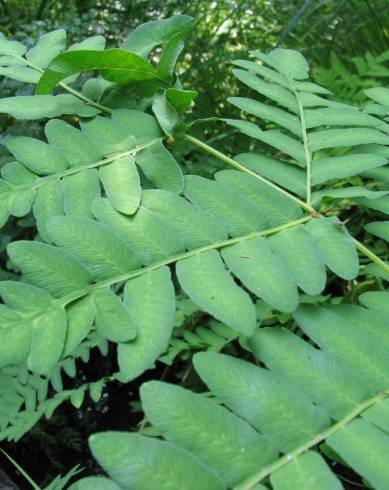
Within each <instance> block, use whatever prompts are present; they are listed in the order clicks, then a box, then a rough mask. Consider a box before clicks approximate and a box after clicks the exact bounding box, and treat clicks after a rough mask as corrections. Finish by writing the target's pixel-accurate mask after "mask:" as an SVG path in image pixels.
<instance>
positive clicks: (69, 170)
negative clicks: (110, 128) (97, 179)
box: [9, 138, 160, 192]
mask: <svg viewBox="0 0 389 490" xmlns="http://www.w3.org/2000/svg"><path fill="white" fill-rule="evenodd" d="M157 141H160V139H159V138H158V139H155V140H152V141H150V142H149V143H145V144H144V145H139V146H138V147H136V148H134V149H133V150H128V151H125V152H123V153H118V154H116V155H115V156H112V157H109V158H104V160H99V161H97V162H93V163H89V164H88V165H82V166H80V167H71V168H67V169H66V170H64V171H63V172H58V173H56V174H51V175H47V176H46V177H39V178H38V180H37V181H36V183H34V184H33V185H25V184H24V185H19V186H17V185H12V184H9V185H10V187H11V188H12V190H17V191H18V192H20V191H23V190H27V189H37V188H39V187H41V186H42V185H43V184H45V183H46V182H50V181H53V180H59V179H62V178H63V177H66V176H67V175H74V174H77V173H78V172H83V171H84V170H89V169H91V168H96V167H101V166H103V165H107V164H108V163H112V162H114V161H116V160H119V159H120V158H124V157H127V156H129V155H132V156H135V155H136V154H137V153H139V152H141V151H142V150H144V149H145V148H148V147H149V146H152V145H153V144H154V143H156V142H157Z"/></svg>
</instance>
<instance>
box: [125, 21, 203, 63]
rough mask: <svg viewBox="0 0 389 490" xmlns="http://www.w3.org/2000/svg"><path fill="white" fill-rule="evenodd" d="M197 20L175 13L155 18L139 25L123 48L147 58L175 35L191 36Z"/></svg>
mask: <svg viewBox="0 0 389 490" xmlns="http://www.w3.org/2000/svg"><path fill="white" fill-rule="evenodd" d="M194 26H195V21H194V19H193V18H192V17H189V16H188V15H175V16H173V17H170V19H161V20H154V21H151V22H146V23H145V24H142V25H141V26H139V27H137V28H136V29H135V30H134V31H133V32H132V33H131V34H130V35H129V36H128V38H127V39H126V40H125V41H124V43H123V44H122V46H121V47H122V49H126V50H127V51H131V52H133V53H136V54H138V55H139V56H142V57H143V58H146V57H147V56H148V55H149V54H150V51H151V50H152V49H153V48H155V47H156V46H158V45H160V44H166V43H167V42H168V41H170V39H171V38H172V37H173V36H176V35H177V34H180V35H181V36H182V37H183V38H186V37H188V36H189V34H190V33H191V32H192V30H193V28H194Z"/></svg>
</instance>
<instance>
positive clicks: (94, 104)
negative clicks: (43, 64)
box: [22, 58, 112, 114]
mask: <svg viewBox="0 0 389 490" xmlns="http://www.w3.org/2000/svg"><path fill="white" fill-rule="evenodd" d="M22 59H23V61H25V62H26V64H27V65H28V66H29V67H30V68H33V69H34V70H37V71H39V72H40V73H43V72H44V70H42V68H39V66H35V65H33V64H32V63H30V62H29V61H28V60H26V59H25V58H22ZM58 85H59V86H60V87H62V88H63V89H64V90H66V91H67V92H69V93H70V94H72V95H74V96H75V97H77V98H78V99H81V100H82V101H84V102H85V103H86V104H88V105H90V106H92V107H96V109H99V110H100V111H103V112H106V113H107V114H111V113H112V109H110V108H109V107H106V106H105V105H102V104H99V103H98V102H95V101H94V100H92V99H90V98H89V97H86V96H85V95H83V94H82V93H81V92H79V91H78V90H75V89H74V88H72V87H69V85H67V84H66V83H63V82H59V84H58Z"/></svg>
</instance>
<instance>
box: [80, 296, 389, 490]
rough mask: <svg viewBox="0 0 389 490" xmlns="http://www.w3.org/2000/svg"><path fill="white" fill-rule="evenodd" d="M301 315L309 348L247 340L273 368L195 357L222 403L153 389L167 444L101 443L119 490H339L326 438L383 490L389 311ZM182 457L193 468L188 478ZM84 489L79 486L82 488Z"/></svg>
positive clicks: (161, 386) (111, 438)
mask: <svg viewBox="0 0 389 490" xmlns="http://www.w3.org/2000/svg"><path fill="white" fill-rule="evenodd" d="M372 294H375V293H372ZM384 294H388V293H384ZM294 318H295V321H296V323H297V325H298V326H299V327H300V328H301V329H302V331H303V333H304V334H305V335H307V337H308V339H307V340H304V339H303V338H302V337H301V336H300V335H298V334H295V333H292V332H290V331H289V330H287V329H284V328H262V329H259V330H257V332H256V333H255V334H254V336H253V337H252V338H251V339H250V341H249V342H250V345H251V348H252V350H253V353H254V355H255V356H256V357H257V358H258V360H259V361H261V362H263V363H264V364H265V365H266V368H262V367H258V366H257V365H254V364H251V363H249V362H246V361H243V360H240V359H236V358H232V357H230V356H227V355H225V354H216V353H211V352H207V353H200V354H196V355H195V358H194V364H195V368H196V371H197V372H198V374H199V375H200V377H201V378H202V380H203V381H204V382H205V383H206V384H207V386H208V387H209V389H210V390H211V393H212V395H214V396H216V397H217V400H219V401H220V402H221V403H222V404H223V405H220V404H217V403H215V401H213V400H212V399H209V397H205V396H204V395H200V394H195V393H191V392H190V391H187V390H186V389H183V388H181V387H179V386H175V385H170V384H167V383H163V382H158V381H151V382H147V383H145V384H144V385H143V386H142V388H141V399H142V404H143V408H144V410H145V413H146V417H147V420H148V421H149V422H150V423H151V424H152V425H153V427H155V428H156V429H157V431H158V433H159V434H161V435H162V436H163V437H164V439H165V441H160V440H155V439H152V438H149V437H146V436H143V435H142V434H129V433H120V432H105V433H101V434H95V435H93V436H92V437H91V438H90V446H91V449H92V452H93V454H94V456H95V457H96V459H97V460H98V462H99V463H100V464H101V466H102V467H103V469H104V470H105V471H106V472H107V474H108V475H109V477H110V478H111V479H112V482H113V483H116V484H117V485H119V486H120V487H123V488H127V487H130V486H136V487H137V488H140V489H143V488H149V487H150V485H151V486H152V487H153V488H154V487H156V486H158V482H159V481H160V478H163V477H165V478H166V475H168V477H167V478H168V481H169V483H172V484H173V483H174V485H175V487H177V488H188V489H189V488H193V482H194V481H196V482H198V481H201V482H202V486H201V488H209V489H213V488H226V489H227V488H235V489H236V490H238V489H239V490H243V489H249V488H253V487H254V485H256V484H258V483H259V482H263V483H264V485H263V486H260V488H274V489H275V490H283V489H287V488H304V487H307V488H328V489H341V488H343V486H342V484H341V482H340V481H339V480H338V478H337V476H336V475H335V474H334V473H333V472H332V470H331V469H330V467H329V466H328V465H327V463H326V462H325V460H324V458H323V457H322V455H321V454H320V452H319V450H315V447H316V446H317V445H318V444H320V443H322V442H325V443H326V444H327V445H328V446H329V447H330V448H332V449H333V450H334V451H336V453H337V454H338V455H339V456H340V457H341V458H342V459H343V460H344V461H346V462H347V463H348V464H349V465H350V466H351V468H353V469H354V470H355V471H356V472H357V473H359V474H360V475H361V476H362V477H363V478H365V479H366V480H367V481H368V482H369V483H370V484H371V485H372V486H373V487H374V488H377V489H384V488H386V487H387V486H388V483H389V471H388V467H387V465H386V464H385V461H386V459H387V454H388V450H389V449H388V448H389V436H388V434H387V429H388V421H389V403H388V402H389V400H388V398H387V397H388V395H389V392H388V386H389V377H388V372H389V371H388V368H389V364H388V358H389V356H388V354H389V336H388V333H387V331H386V330H385V325H386V323H387V322H386V318H385V315H384V314H383V313H382V312H381V311H380V310H378V309H376V308H375V306H374V307H373V308H372V309H366V308H363V307H359V306H352V305H335V306H329V307H326V308H322V307H318V306H313V305H305V306H301V307H300V308H299V309H298V310H297V312H296V313H295V315H294ZM310 339H311V340H310ZM311 341H313V342H314V344H316V345H313V344H312V342H311ZM361 356H362V357H363V359H364V362H363V363H361V361H360V359H361ZM215 366H217V369H215ZM164 449H165V450H166V452H164ZM162 454H164V457H163V466H161V460H160V458H161V455H162ZM112 455H115V457H114V458H113V457H112ZM178 455H180V456H178ZM178 457H179V459H178ZM182 458H183V459H185V461H186V463H185V467H188V466H189V465H190V469H188V470H187V472H185V473H184V472H183V471H182V465H183V461H182ZM193 461H196V464H197V467H196V468H194V466H193V465H194V463H193ZM210 478H211V480H209V479H210ZM212 478H213V479H212ZM150 482H151V483H150ZM77 485H79V483H76V484H74V486H73V488H83V487H82V480H81V482H80V487H78V486H77ZM265 485H266V486H265Z"/></svg>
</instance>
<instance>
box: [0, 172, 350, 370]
mask: <svg viewBox="0 0 389 490" xmlns="http://www.w3.org/2000/svg"><path fill="white" fill-rule="evenodd" d="M265 187H266V186H264V185H262V184H261V183H260V182H258V181H257V179H255V178H253V177H250V176H247V175H243V174H241V173H239V172H236V171H223V172H221V173H220V174H218V175H217V177H216V181H211V180H207V179H204V178H200V177H193V176H188V177H187V178H186V187H185V189H184V194H185V195H186V196H187V198H188V200H186V199H184V198H183V197H179V196H178V195H176V194H174V193H172V192H169V191H164V190H148V191H145V192H144V197H143V198H142V204H141V206H140V207H139V209H138V211H137V212H136V213H135V214H134V215H132V216H125V215H123V214H121V213H119V212H118V211H117V210H116V209H115V208H114V206H113V205H112V204H111V203H110V201H109V200H108V199H106V198H99V199H97V200H95V201H94V203H93V206H92V212H93V214H94V216H95V218H96V220H92V219H89V218H85V217H78V216H55V217H51V218H49V219H48V221H47V222H46V231H47V234H48V235H49V237H50V239H51V241H52V242H54V243H55V244H56V245H57V246H52V245H48V244H43V243H38V242H29V241H18V242H14V243H12V244H10V245H9V246H8V253H9V255H10V258H11V260H12V263H13V264H14V266H15V267H18V268H19V269H20V270H21V271H22V273H23V281H24V282H23V283H12V282H3V283H0V284H1V286H0V292H1V294H2V297H3V300H4V302H5V305H3V306H2V307H1V309H0V313H1V315H2V318H3V321H4V325H5V327H6V330H5V332H4V336H5V338H7V342H6V343H4V344H3V345H4V346H5V344H7V347H6V348H5V347H4V348H3V349H2V350H1V355H0V365H1V366H7V365H9V364H13V363H20V362H24V361H25V360H28V363H29V367H30V369H32V370H33V371H37V372H39V373H42V374H44V373H46V372H47V371H48V370H49V369H50V368H51V367H52V366H54V365H55V363H56V362H58V361H59V359H61V357H62V356H63V352H65V353H66V352H67V351H69V349H70V348H69V345H71V346H72V348H74V347H76V345H77V342H79V341H80V339H81V340H82V335H85V333H87V332H88V331H89V330H90V328H92V326H93V324H94V322H95V324H96V329H97V331H98V332H99V333H100V335H102V336H103V337H104V338H106V339H108V340H110V341H112V342H115V343H119V352H118V355H119V365H120V371H121V373H120V376H121V377H122V378H126V379H130V378H131V377H132V376H137V375H139V374H141V372H143V370H145V369H147V368H149V367H150V365H152V362H153V361H154V360H155V359H156V358H157V357H158V355H160V354H162V352H163V351H164V349H165V348H166V346H167V344H168V341H169V338H170V335H171V330H172V327H173V322H174V315H173V313H172V312H173V311H174V294H173V286H172V283H171V278H170V272H169V270H168V269H167V268H166V266H167V265H169V264H176V272H177V277H178V280H179V283H180V285H181V287H182V288H183V290H184V291H185V292H186V293H187V294H188V295H189V297H190V298H191V299H192V300H193V301H194V302H195V303H196V304H197V305H198V306H199V307H200V308H201V309H203V310H205V311H207V312H208V313H210V314H211V315H213V316H215V317H216V318H217V319H219V320H220V321H222V322H224V323H226V324H227V325H228V326H230V327H231V328H233V329H234V330H235V331H236V332H237V333H239V334H243V335H248V336H250V335H251V334H252V333H253V332H254V329H255V326H256V316H255V311H254V305H253V302H252V300H251V298H250V295H249V294H248V293H247V292H246V291H245V289H244V288H242V287H240V286H238V285H237V284H236V282H235V280H234V279H233V277H234V276H235V277H236V278H238V279H239V280H240V281H241V282H242V284H243V286H244V287H245V288H247V289H248V290H249V291H250V292H251V293H252V294H253V295H254V296H256V297H260V298H262V299H264V300H265V301H266V302H268V303H269V304H270V305H271V306H272V307H273V308H275V309H278V310H281V311H285V312H292V311H294V310H295V309H296V308H297V305H298V294H297V288H298V287H300V288H301V289H302V290H303V291H305V292H307V293H309V294H319V293H320V292H321V291H322V290H323V288H324V287H325V265H327V266H328V267H329V268H330V269H331V270H332V271H333V272H335V273H336V274H338V275H339V276H341V277H344V278H346V279H351V278H353V277H355V276H356V275H357V274H358V257H357V253H356V250H355V246H354V243H353V241H352V239H351V237H350V236H349V235H348V233H347V231H346V229H345V228H344V227H343V226H342V225H341V224H340V223H338V222H337V221H336V220H335V219H334V218H315V219H314V218H312V217H311V216H302V213H301V210H300V209H299V208H298V207H297V206H290V205H289V203H286V202H285V203H284V201H283V200H282V199H279V196H278V194H277V192H276V191H274V190H272V189H268V188H266V189H265ZM285 199H286V198H285ZM293 218H294V219H293ZM306 222H308V223H307V224H304V223H306ZM276 233H277V236H275V237H274V238H273V239H272V238H270V239H265V237H267V236H269V235H274V234H276ZM272 240H274V242H273V241H272ZM283 242H284V243H286V244H287V249H288V250H285V246H284V245H282V243H283ZM273 243H274V245H273ZM219 249H222V254H221V255H220V253H219V252H218V250H219ZM281 249H282V250H281ZM302 250H304V252H305V263H304V265H301V261H300V258H301V251H302ZM344 257H347V260H345V259H344ZM254 271H255V274H254ZM26 283H29V284H26ZM125 283H126V286H125V291H124V298H123V300H122V299H120V297H119V295H120V288H121V286H122V285H123V284H125ZM226 288H228V289H226ZM18 294H19V298H20V297H23V298H24V302H23V304H21V303H20V300H18V299H17V298H18ZM157 298H159V300H158V301H157V300H156V299H157ZM153 300H154V301H153ZM145 304H148V305H149V306H148V308H152V309H151V310H150V315H144V314H142V315H141V314H140V313H139V311H142V310H143V309H144V305H145ZM151 305H153V306H151ZM140 323H141V324H142V325H143V328H142V329H140V328H139V327H140ZM44 325H55V329H51V330H50V329H49V330H48V331H47V332H46V329H45V328H43V327H44ZM54 331H55V334H54ZM152 339H154V340H155V343H153V348H151V340H152ZM137 349H138V353H137V354H136V356H139V366H138V367H136V363H134V365H130V364H131V363H128V361H127V359H129V358H127V354H128V353H129V352H132V351H133V350H137ZM43 353H44V355H42V354H43Z"/></svg>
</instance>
